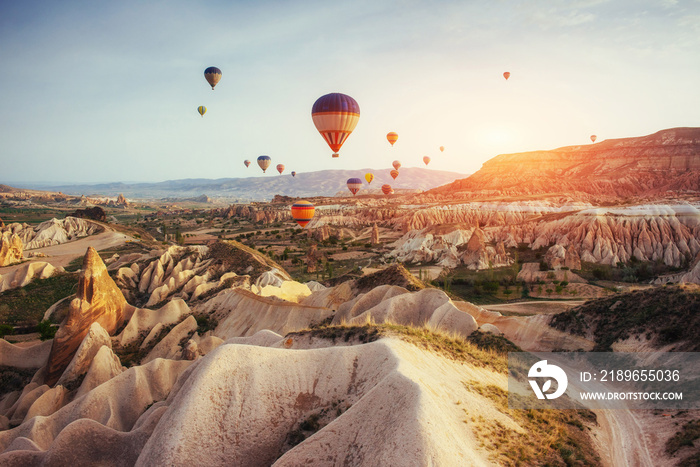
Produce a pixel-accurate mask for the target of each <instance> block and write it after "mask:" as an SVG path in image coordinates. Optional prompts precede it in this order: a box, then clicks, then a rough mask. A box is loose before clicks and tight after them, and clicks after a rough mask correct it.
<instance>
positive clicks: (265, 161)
mask: <svg viewBox="0 0 700 467" xmlns="http://www.w3.org/2000/svg"><path fill="white" fill-rule="evenodd" d="M271 162H272V159H270V156H260V157H258V165H259V166H260V168H261V169H262V171H263V173H265V171H266V170H267V168H268V167H270V163H271Z"/></svg>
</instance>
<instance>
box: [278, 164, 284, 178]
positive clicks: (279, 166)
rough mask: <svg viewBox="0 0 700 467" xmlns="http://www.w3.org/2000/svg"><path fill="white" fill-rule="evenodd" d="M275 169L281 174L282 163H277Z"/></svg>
mask: <svg viewBox="0 0 700 467" xmlns="http://www.w3.org/2000/svg"><path fill="white" fill-rule="evenodd" d="M277 171H278V172H279V173H280V175H281V174H282V172H284V164H277Z"/></svg>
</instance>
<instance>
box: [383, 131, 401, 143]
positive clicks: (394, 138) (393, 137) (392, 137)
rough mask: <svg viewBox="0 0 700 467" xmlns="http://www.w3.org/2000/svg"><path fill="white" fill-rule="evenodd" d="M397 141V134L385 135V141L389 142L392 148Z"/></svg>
mask: <svg viewBox="0 0 700 467" xmlns="http://www.w3.org/2000/svg"><path fill="white" fill-rule="evenodd" d="M398 139H399V134H398V133H394V132H393V131H392V132H389V133H387V134H386V140H387V141H389V142H390V143H391V145H392V146H393V145H394V143H395V142H396V141H398Z"/></svg>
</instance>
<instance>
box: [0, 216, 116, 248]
mask: <svg viewBox="0 0 700 467" xmlns="http://www.w3.org/2000/svg"><path fill="white" fill-rule="evenodd" d="M103 230H104V228H103V227H102V226H100V225H99V224H96V223H94V222H90V221H89V220H85V219H78V218H76V217H70V216H69V217H66V218H65V219H61V220H58V219H51V220H48V221H45V222H42V223H41V224H39V225H37V226H31V225H29V224H19V223H16V222H15V223H12V224H9V225H7V226H5V227H4V228H3V229H2V231H3V232H9V233H12V234H16V235H17V236H18V237H19V238H20V240H21V241H22V243H23V244H24V249H25V250H33V249H36V248H42V247H46V246H51V245H58V244H61V243H66V242H68V241H71V240H75V239H77V238H81V237H87V236H88V235H94V234H97V233H100V232H102V231H103Z"/></svg>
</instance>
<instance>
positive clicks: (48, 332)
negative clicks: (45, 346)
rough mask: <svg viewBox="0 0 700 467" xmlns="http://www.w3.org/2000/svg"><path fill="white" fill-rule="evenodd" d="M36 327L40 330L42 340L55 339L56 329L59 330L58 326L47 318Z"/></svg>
mask: <svg viewBox="0 0 700 467" xmlns="http://www.w3.org/2000/svg"><path fill="white" fill-rule="evenodd" d="M36 329H37V331H39V339H41V340H42V341H46V340H49V339H53V338H54V336H55V335H56V331H58V328H57V327H54V326H52V325H51V323H50V322H49V320H47V319H46V320H44V321H42V322H41V323H39V324H37V326H36Z"/></svg>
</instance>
